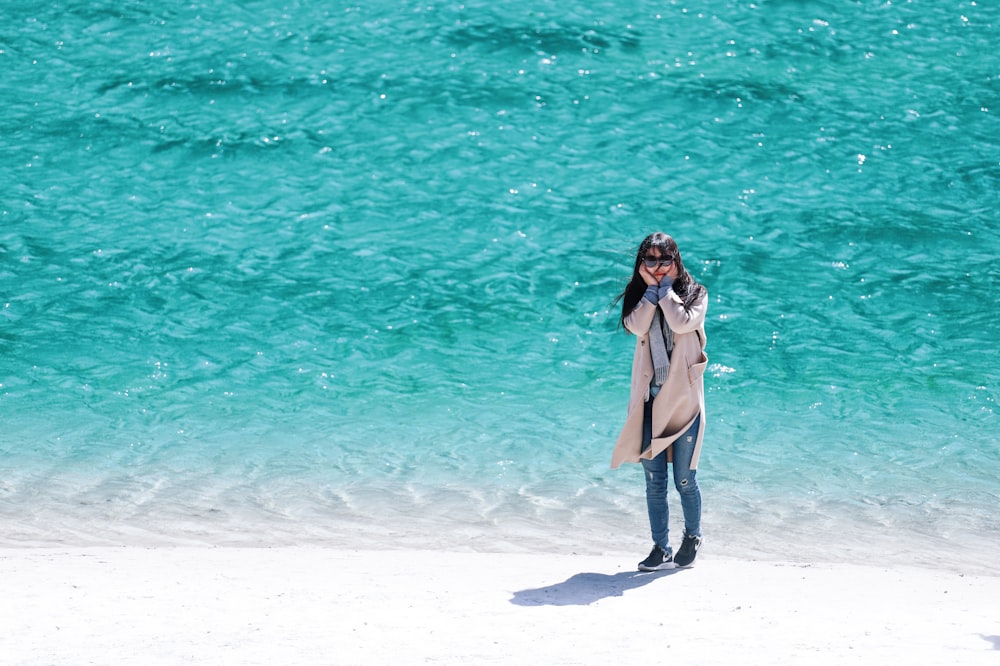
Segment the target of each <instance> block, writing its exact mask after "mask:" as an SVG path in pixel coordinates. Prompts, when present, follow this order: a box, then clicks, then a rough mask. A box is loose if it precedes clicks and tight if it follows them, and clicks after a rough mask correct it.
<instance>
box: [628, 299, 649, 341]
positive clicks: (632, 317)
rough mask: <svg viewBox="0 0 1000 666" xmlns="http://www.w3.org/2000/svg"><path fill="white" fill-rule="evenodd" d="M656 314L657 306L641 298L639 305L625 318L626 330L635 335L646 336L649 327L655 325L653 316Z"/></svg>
mask: <svg viewBox="0 0 1000 666" xmlns="http://www.w3.org/2000/svg"><path fill="white" fill-rule="evenodd" d="M655 314H656V306H655V305H653V304H652V303H651V302H650V301H649V300H648V299H646V298H645V297H643V298H640V299H639V304H638V305H636V306H635V307H634V308H633V309H632V312H629V313H628V314H627V315H626V316H625V320H624V324H625V328H627V329H628V331H629V333H632V334H633V335H645V334H646V333H649V327H650V326H652V325H653V315H655Z"/></svg>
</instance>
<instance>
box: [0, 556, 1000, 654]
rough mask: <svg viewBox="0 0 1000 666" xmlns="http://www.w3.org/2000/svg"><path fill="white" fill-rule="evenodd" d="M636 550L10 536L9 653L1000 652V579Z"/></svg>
mask: <svg viewBox="0 0 1000 666" xmlns="http://www.w3.org/2000/svg"><path fill="white" fill-rule="evenodd" d="M634 560H636V558H635V557H634V554H632V555H627V554H622V553H614V554H606V555H600V556H594V555H588V556H576V555H573V554H563V555H559V556H557V555H546V554H502V555H501V554H483V553H454V552H431V551H418V552H414V551H379V552H370V551H347V550H333V549H323V548H257V549H255V548H210V547H203V548H198V547H184V548H140V547H121V548H80V549H69V548H67V549H13V548H8V549H3V550H0V576H2V579H3V581H4V593H5V594H4V596H5V597H6V598H5V601H4V604H3V606H2V610H0V617H2V623H0V628H2V638H0V642H2V652H0V653H2V654H3V662H4V663H5V664H32V665H34V664H125V663H135V664H140V663H141V664H178V663H201V664H206V663H211V664H411V663H412V664H418V663H429V664H480V663H486V664H491V663H492V664H508V663H509V664H529V663H530V664H607V663H622V664H648V663H666V662H674V663H681V662H677V661H676V660H678V659H684V660H690V661H687V662H685V663H698V664H737V663H739V664H804V663H807V664H835V663H836V664H844V663H858V664H997V663H998V660H1000V611H998V606H997V599H1000V578H998V577H990V576H974V575H963V574H960V573H956V572H955V571H947V570H943V569H942V570H934V569H918V568H900V567H893V568H882V567H878V566H856V565H849V564H843V565H825V564H824V565H821V564H812V565H809V564H801V563H794V564H793V563H775V562H753V561H737V560H725V559H718V558H713V557H711V556H710V555H708V554H705V555H703V556H702V557H701V558H700V559H699V561H698V562H697V563H696V566H694V567H692V568H689V569H675V570H672V571H663V572H657V573H652V574H642V573H638V572H636V571H635V570H634V564H635V563H634Z"/></svg>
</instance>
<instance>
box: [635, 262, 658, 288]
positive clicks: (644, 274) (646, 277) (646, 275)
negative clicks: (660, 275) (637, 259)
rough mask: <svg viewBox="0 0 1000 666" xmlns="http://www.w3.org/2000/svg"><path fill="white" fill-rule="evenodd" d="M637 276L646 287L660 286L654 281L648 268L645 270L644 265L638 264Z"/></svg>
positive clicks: (654, 277)
mask: <svg viewBox="0 0 1000 666" xmlns="http://www.w3.org/2000/svg"><path fill="white" fill-rule="evenodd" d="M639 276H640V277H641V278H642V279H643V281H644V282H645V283H646V286H648V287H655V286H657V285H659V284H660V281H659V280H657V279H656V276H655V275H653V274H652V273H651V272H650V270H649V269H648V268H646V264H645V263H641V264H639Z"/></svg>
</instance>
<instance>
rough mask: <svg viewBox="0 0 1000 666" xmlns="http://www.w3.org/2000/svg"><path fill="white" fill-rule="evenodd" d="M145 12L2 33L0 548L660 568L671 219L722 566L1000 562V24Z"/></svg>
mask: <svg viewBox="0 0 1000 666" xmlns="http://www.w3.org/2000/svg"><path fill="white" fill-rule="evenodd" d="M118 5H119V3H111V2H97V3H95V2H86V3H84V2H76V3H69V4H68V5H66V6H64V7H60V8H54V7H51V6H48V5H43V4H42V3H22V4H21V5H19V6H18V7H17V8H14V9H11V8H5V9H3V10H0V18H3V19H4V20H3V22H2V25H4V26H6V27H5V28H4V37H3V40H2V41H0V64H2V67H3V71H4V76H3V77H2V79H0V99H2V100H3V102H4V108H5V109H6V111H7V112H6V113H5V114H4V115H3V116H2V117H0V128H2V131H3V136H4V137H5V141H4V142H3V145H2V147H0V151H2V156H3V159H2V160H0V179H2V180H0V182H2V183H3V185H4V187H3V197H2V199H0V202H2V204H0V285H2V298H0V301H2V304H3V308H2V310H0V312H2V315H3V316H2V318H0V409H2V413H3V421H4V423H3V428H2V434H0V453H2V460H3V462H2V463H0V464H2V466H3V473H2V474H0V541H2V542H3V543H4V544H7V545H20V544H24V545H33V544H94V543H122V542H125V543H133V542H134V543H213V544H216V543H240V544H275V543H303V542H309V543H328V544H335V545H380V544H386V543H389V544H393V545H399V546H405V547H448V548H461V549H466V548H468V549H478V550H553V551H564V550H566V549H572V550H575V551H577V552H602V551H605V550H608V551H616V552H617V551H624V552H632V551H635V553H636V554H637V555H641V554H644V553H643V551H645V550H646V548H647V546H646V543H647V541H648V537H647V536H646V532H647V527H646V524H645V509H644V504H643V500H642V488H641V483H642V480H641V474H640V473H639V471H638V468H637V467H635V466H626V467H625V468H623V469H619V470H615V471H611V470H609V469H608V461H609V458H610V452H611V445H612V443H613V441H614V438H615V436H616V434H617V430H618V428H619V427H620V425H621V422H622V419H623V417H624V408H625V402H626V399H627V390H628V388H627V387H628V366H629V363H630V359H631V344H632V341H631V339H630V338H629V337H628V336H626V335H625V334H623V333H622V332H620V331H618V330H616V317H617V311H616V310H615V308H614V305H613V301H614V298H615V296H616V294H617V292H618V291H619V290H620V289H621V288H622V286H623V285H624V282H625V280H627V278H628V271H629V266H630V262H631V258H632V256H634V251H635V247H636V245H637V244H638V242H639V240H641V238H642V237H643V236H644V235H645V234H647V233H649V232H650V231H653V230H658V229H660V230H664V231H667V232H669V233H671V234H672V235H674V236H675V237H676V238H677V239H678V242H679V244H680V246H681V249H682V251H683V253H684V259H685V263H686V265H687V266H688V268H689V269H690V270H692V272H693V273H695V275H696V276H697V278H698V279H699V280H700V281H702V282H703V283H704V284H705V285H706V286H707V287H708V289H709V292H710V295H711V306H710V311H709V321H708V323H707V325H706V328H707V333H708V338H709V347H708V353H709V357H710V369H709V373H708V376H707V378H706V379H707V382H706V385H707V391H708V393H707V400H708V420H707V430H706V433H707V434H706V444H705V449H704V453H703V456H702V463H701V467H700V469H699V480H700V483H701V485H702V487H703V492H704V495H705V531H706V534H707V538H708V542H707V543H709V544H710V545H711V550H710V551H707V552H715V553H719V554H723V555H732V556H739V557H746V556H748V554H749V556H750V557H754V558H777V557H780V558H792V559H820V560H834V561H838V560H842V559H845V558H852V559H853V558H860V557H865V558H870V557H871V556H872V555H871V553H872V552H875V553H878V555H877V557H879V558H883V559H885V560H886V561H898V562H917V563H925V564H932V563H939V559H940V557H941V554H942V553H943V552H944V553H947V554H948V558H949V561H948V562H947V563H946V565H947V566H954V567H957V568H964V569H970V568H971V569H979V570H985V571H989V570H991V567H992V566H993V565H992V562H993V555H992V549H994V548H995V537H996V534H997V531H998V528H1000V521H998V519H997V517H996V508H997V505H998V499H1000V481H998V479H997V472H996V470H997V469H998V468H1000V451H998V447H997V434H996V433H997V431H998V420H997V415H996V400H997V395H998V385H1000V363H998V361H997V360H996V354H995V350H996V349H997V347H998V346H1000V334H998V330H1000V329H998V327H997V326H996V324H995V322H994V321H993V317H994V312H993V311H994V309H995V307H994V303H995V300H996V298H995V294H996V293H997V290H998V287H1000V272H998V271H997V268H996V260H995V258H996V256H997V254H998V251H1000V232H998V224H997V214H996V211H997V210H998V209H1000V196H998V192H1000V161H998V155H1000V152H998V147H1000V145H998V140H997V138H996V137H998V136H1000V122H998V120H997V118H998V116H997V107H998V106H1000V104H998V103H997V96H996V90H997V88H996V85H997V75H998V72H1000V56H998V55H997V52H996V49H995V48H994V45H995V44H996V43H997V41H998V37H1000V34H998V33H1000V31H998V28H997V26H998V22H1000V9H998V8H997V6H995V5H993V4H992V3H982V2H977V3H955V4H947V3H945V4H942V3H914V2H906V3H891V4H890V3H877V2H870V3H869V2H862V3H851V4H849V5H847V6H842V4H840V3H826V2H807V3H790V2H759V3H756V4H749V3H721V4H720V3H711V4H704V5H684V4H680V3H676V2H669V3H658V4H657V3H643V2H629V3H611V2H603V3H601V2H598V3H587V4H585V5H580V6H575V5H573V6H565V3H560V4H556V3H542V4H539V3H530V4H528V3H513V4H511V3H505V4H504V5H503V6H499V5H496V4H487V3H475V2H473V3H465V4H446V5H429V4H423V3H410V2H399V3H390V2H380V3H379V2H375V3H367V5H366V6H364V7H357V6H335V7H330V6H325V5H321V4H315V3H279V2H273V1H270V0H268V1H261V2H252V3H244V5H243V6H242V7H240V8H234V7H232V6H231V3H222V2H201V3H185V4H179V3H178V4H177V5H174V4H173V3H166V4H161V5H157V6H155V7H129V8H124V9H123V8H121V7H119V6H118ZM674 506H675V507H676V506H677V504H676V502H675V504H674ZM675 514H679V511H675ZM675 530H676V531H679V525H676V526H675ZM675 537H676V532H675Z"/></svg>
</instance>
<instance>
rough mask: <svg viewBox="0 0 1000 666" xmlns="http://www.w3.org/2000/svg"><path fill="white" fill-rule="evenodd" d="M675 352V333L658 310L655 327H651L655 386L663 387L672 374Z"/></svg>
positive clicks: (650, 336) (657, 309)
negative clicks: (673, 353)
mask: <svg viewBox="0 0 1000 666" xmlns="http://www.w3.org/2000/svg"><path fill="white" fill-rule="evenodd" d="M673 351H674V332H673V330H671V328H670V327H669V326H667V323H666V322H665V321H663V313H662V312H660V309H659V308H656V314H655V315H654V316H653V325H652V326H650V327H649V353H650V354H651V355H652V356H653V386H663V382H665V381H667V373H668V372H670V354H671V352H673Z"/></svg>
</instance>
